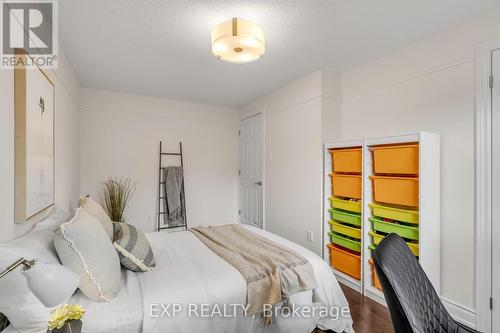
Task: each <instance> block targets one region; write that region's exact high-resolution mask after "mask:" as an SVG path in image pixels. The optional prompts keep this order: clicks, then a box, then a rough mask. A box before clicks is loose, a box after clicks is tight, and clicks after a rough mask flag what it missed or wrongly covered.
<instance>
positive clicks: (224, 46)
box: [212, 17, 266, 64]
mask: <svg viewBox="0 0 500 333" xmlns="http://www.w3.org/2000/svg"><path fill="white" fill-rule="evenodd" d="M265 51H266V48H265V37H264V31H263V30H262V29H261V28H260V27H259V26H258V25H256V24H254V23H252V22H248V21H244V20H240V19H237V18H236V17H234V18H233V19H232V20H231V21H227V22H224V23H221V24H219V25H218V26H216V27H215V28H214V29H213V30H212V53H213V54H214V55H215V56H216V57H217V58H218V59H220V60H223V61H227V62H231V63H234V64H245V63H248V62H252V61H255V60H257V59H259V58H261V57H262V56H263V55H264V53H265Z"/></svg>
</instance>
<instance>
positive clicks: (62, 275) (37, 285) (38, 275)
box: [22, 262, 80, 307]
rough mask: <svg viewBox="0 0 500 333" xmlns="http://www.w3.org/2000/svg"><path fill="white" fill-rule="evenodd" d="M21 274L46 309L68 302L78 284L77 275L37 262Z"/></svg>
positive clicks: (70, 271) (61, 268)
mask: <svg viewBox="0 0 500 333" xmlns="http://www.w3.org/2000/svg"><path fill="white" fill-rule="evenodd" d="M22 273H23V274H24V276H25V277H26V279H27V281H28V287H29V288H30V290H31V292H32V293H33V294H34V295H35V296H36V297H37V298H38V299H39V300H40V302H41V303H42V304H43V305H45V306H46V307H53V306H56V305H59V304H61V303H63V302H65V301H66V300H68V299H69V298H70V296H71V295H73V293H74V292H75V290H76V288H77V287H78V285H79V284H80V276H79V275H78V274H76V273H75V272H73V271H72V270H69V269H68V268H66V267H64V266H62V265H57V264H44V263H41V262H37V263H36V264H35V265H33V266H32V267H31V268H29V269H25V270H23V271H22Z"/></svg>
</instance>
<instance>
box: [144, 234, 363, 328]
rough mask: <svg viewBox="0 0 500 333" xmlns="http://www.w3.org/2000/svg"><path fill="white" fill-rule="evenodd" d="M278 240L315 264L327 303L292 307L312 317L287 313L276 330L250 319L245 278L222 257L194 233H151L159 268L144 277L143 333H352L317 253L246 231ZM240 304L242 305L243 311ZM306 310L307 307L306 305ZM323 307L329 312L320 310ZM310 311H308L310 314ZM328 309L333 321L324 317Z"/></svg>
mask: <svg viewBox="0 0 500 333" xmlns="http://www.w3.org/2000/svg"><path fill="white" fill-rule="evenodd" d="M247 228H249V229H250V230H251V231H253V232H256V233H259V234H261V235H263V236H265V237H268V238H269V239H272V240H273V241H276V242H278V243H280V244H283V245H285V246H288V247H289V248H291V249H293V250H295V251H296V252H298V253H300V254H301V255H302V256H304V257H305V258H306V259H307V260H309V262H310V263H311V264H312V266H313V268H314V273H315V275H316V280H317V284H318V288H319V290H318V295H319V299H320V300H321V303H322V304H315V309H313V307H312V306H313V304H312V292H311V291H307V292H302V293H298V294H295V295H293V296H292V297H291V299H290V303H291V304H295V305H301V306H302V309H305V311H311V312H312V311H313V310H314V311H316V312H315V314H316V315H315V316H311V315H310V314H308V313H307V312H299V313H295V314H294V315H293V316H292V315H290V314H289V313H286V312H285V315H283V316H282V315H278V316H277V317H276V318H275V319H274V322H273V325H272V326H271V327H264V325H263V324H262V321H261V318H260V316H258V317H257V318H251V317H246V316H244V314H243V309H242V306H241V305H243V306H244V305H245V304H246V290H247V286H246V282H245V280H244V279H243V277H242V276H241V274H240V273H239V272H238V271H237V270H236V269H235V268H234V267H233V266H231V265H230V264H229V263H227V262H226V261H225V260H224V259H222V258H220V257H219V256H217V255H216V254H215V253H213V252H212V251H211V250H210V249H208V248H207V247H206V246H205V245H204V244H202V243H201V242H200V241H199V240H198V238H196V237H195V236H194V235H193V234H192V233H191V232H189V231H183V232H176V233H151V234H148V235H147V236H148V239H149V241H150V242H151V245H152V247H153V251H154V253H155V257H156V259H157V261H158V262H157V267H156V268H155V269H154V270H153V271H152V272H148V273H144V274H139V282H140V285H141V289H142V294H143V309H144V313H143V316H144V317H143V332H175V333H184V332H185V333H190V332H197V333H216V332H217V333H222V332H227V333H260V332H262V333H264V332H273V333H281V332H282V333H310V332H312V331H313V330H314V328H315V327H316V326H318V327H320V328H322V329H331V330H333V331H335V332H343V331H345V332H353V330H352V319H351V317H350V315H347V316H342V315H341V314H340V312H341V311H342V309H344V310H343V311H344V315H345V312H346V311H347V309H348V303H347V300H346V298H345V296H344V294H343V292H342V290H341V289H340V286H339V284H338V282H337V280H336V279H335V277H334V275H333V273H332V271H331V269H330V267H329V266H328V265H327V264H326V263H325V262H324V261H323V260H322V259H321V258H320V257H318V256H317V255H316V254H314V253H312V252H310V251H308V250H307V249H305V248H303V247H301V246H299V245H297V244H294V243H292V242H290V241H287V240H285V239H283V238H281V237H278V236H276V235H274V234H271V233H268V232H265V231H262V230H260V229H257V228H253V227H247ZM238 305H240V306H238ZM307 305H308V307H307V308H305V306H307ZM320 305H323V306H325V307H323V308H320ZM308 309H309V310H308ZM326 310H328V312H329V313H328V314H329V315H328V316H326V317H325V314H326V312H325V311H326Z"/></svg>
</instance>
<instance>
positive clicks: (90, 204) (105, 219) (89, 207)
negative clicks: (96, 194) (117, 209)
mask: <svg viewBox="0 0 500 333" xmlns="http://www.w3.org/2000/svg"><path fill="white" fill-rule="evenodd" d="M81 208H82V209H83V210H84V211H86V212H87V213H89V214H90V215H92V216H93V217H95V218H96V219H97V220H99V222H101V224H102V226H103V228H104V230H106V233H107V234H108V237H109V239H110V240H111V241H113V222H112V221H111V219H110V218H109V216H108V214H107V213H106V212H105V211H104V209H103V208H102V207H101V205H99V204H98V203H97V202H95V201H94V200H93V199H92V198H91V197H86V198H84V199H83V204H82V207H81Z"/></svg>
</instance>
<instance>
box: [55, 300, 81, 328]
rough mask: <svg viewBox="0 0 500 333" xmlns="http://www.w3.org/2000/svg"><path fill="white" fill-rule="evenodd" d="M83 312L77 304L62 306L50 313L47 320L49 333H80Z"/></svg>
mask: <svg viewBox="0 0 500 333" xmlns="http://www.w3.org/2000/svg"><path fill="white" fill-rule="evenodd" d="M84 314H85V310H83V308H82V307H81V306H80V305H78V304H64V305H61V306H60V307H58V308H57V309H55V310H54V311H52V316H51V317H50V319H49V325H48V331H47V332H50V333H81V331H82V321H81V319H82V317H83V315H84Z"/></svg>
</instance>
